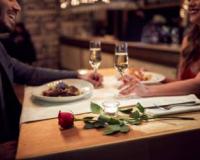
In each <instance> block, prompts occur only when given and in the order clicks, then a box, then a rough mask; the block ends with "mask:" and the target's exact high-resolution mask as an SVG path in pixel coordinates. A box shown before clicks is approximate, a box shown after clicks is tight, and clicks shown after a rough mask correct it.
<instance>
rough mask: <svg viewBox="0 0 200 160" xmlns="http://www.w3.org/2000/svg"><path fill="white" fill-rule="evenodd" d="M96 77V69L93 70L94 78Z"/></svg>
mask: <svg viewBox="0 0 200 160" xmlns="http://www.w3.org/2000/svg"><path fill="white" fill-rule="evenodd" d="M96 77H97V68H94V78H96Z"/></svg>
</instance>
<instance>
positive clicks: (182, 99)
mask: <svg viewBox="0 0 200 160" xmlns="http://www.w3.org/2000/svg"><path fill="white" fill-rule="evenodd" d="M116 100H117V101H118V102H119V103H120V106H121V107H123V106H130V105H134V104H137V103H141V105H142V106H144V108H146V112H147V113H148V114H151V115H168V114H177V113H184V112H191V111H199V110H200V105H195V106H187V105H185V106H184V104H183V105H178V106H175V105H173V107H172V108H170V109H168V110H167V109H164V107H163V108H162V107H158V108H151V107H152V106H162V105H171V104H177V103H186V102H196V103H200V100H199V99H198V98H197V97H196V96H195V95H194V94H191V95H184V96H164V97H150V98H134V99H125V98H124V99H116ZM95 103H97V104H99V105H101V106H102V103H103V101H101V100H99V101H95ZM148 108H149V109H148Z"/></svg>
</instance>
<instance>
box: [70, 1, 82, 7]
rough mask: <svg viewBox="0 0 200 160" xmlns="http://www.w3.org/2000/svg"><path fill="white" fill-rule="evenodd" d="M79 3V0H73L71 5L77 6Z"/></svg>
mask: <svg viewBox="0 0 200 160" xmlns="http://www.w3.org/2000/svg"><path fill="white" fill-rule="evenodd" d="M79 4H80V2H79V0H71V5H72V6H77V5H79Z"/></svg>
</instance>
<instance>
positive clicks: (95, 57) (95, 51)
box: [89, 41, 101, 74]
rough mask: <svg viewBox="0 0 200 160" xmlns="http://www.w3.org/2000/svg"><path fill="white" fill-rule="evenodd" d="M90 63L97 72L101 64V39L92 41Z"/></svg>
mask: <svg viewBox="0 0 200 160" xmlns="http://www.w3.org/2000/svg"><path fill="white" fill-rule="evenodd" d="M89 63H90V65H91V67H92V68H93V70H94V73H95V74H96V73H97V70H98V68H99V66H100V64H101V42H100V41H91V42H90V57H89Z"/></svg>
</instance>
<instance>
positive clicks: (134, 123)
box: [126, 120, 142, 125]
mask: <svg viewBox="0 0 200 160" xmlns="http://www.w3.org/2000/svg"><path fill="white" fill-rule="evenodd" d="M126 122H127V123H129V124H130V125H140V124H141V123H142V122H141V121H140V120H126Z"/></svg>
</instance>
